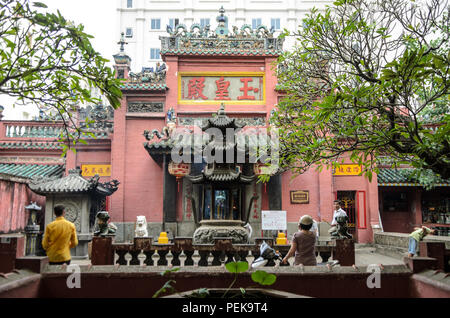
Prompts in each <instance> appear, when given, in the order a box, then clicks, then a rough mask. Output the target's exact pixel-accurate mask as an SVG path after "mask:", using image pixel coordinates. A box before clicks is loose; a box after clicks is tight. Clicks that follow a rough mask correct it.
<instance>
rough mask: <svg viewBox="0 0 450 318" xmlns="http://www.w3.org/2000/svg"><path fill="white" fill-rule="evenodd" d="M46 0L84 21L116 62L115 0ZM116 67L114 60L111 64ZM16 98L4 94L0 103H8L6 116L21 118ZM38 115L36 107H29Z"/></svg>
mask: <svg viewBox="0 0 450 318" xmlns="http://www.w3.org/2000/svg"><path fill="white" fill-rule="evenodd" d="M36 1H38V2H42V3H45V4H46V5H47V6H48V9H47V10H49V11H56V10H59V11H60V12H61V14H62V15H63V16H64V17H65V18H66V19H68V20H72V21H74V22H75V23H76V24H83V25H84V27H85V29H84V30H85V32H86V33H88V34H90V35H92V36H94V39H92V40H91V43H92V44H93V46H94V49H95V50H96V51H98V52H100V53H101V55H102V56H103V57H104V58H106V59H108V60H110V61H112V59H113V57H112V55H113V54H115V53H117V52H118V51H119V46H118V45H117V43H116V42H117V39H118V36H116V34H114V33H115V32H116V4H117V2H116V1H114V0H36ZM108 64H109V65H110V66H112V63H108ZM13 104H14V99H11V98H7V97H5V96H0V105H3V106H5V111H4V112H3V115H4V116H5V118H4V119H19V118H20V117H21V114H22V112H23V110H24V108H23V107H20V108H19V106H16V107H15V108H12V106H13ZM29 112H30V113H32V114H33V115H34V114H37V110H36V109H34V108H33V109H31V110H29ZM30 119H31V118H30Z"/></svg>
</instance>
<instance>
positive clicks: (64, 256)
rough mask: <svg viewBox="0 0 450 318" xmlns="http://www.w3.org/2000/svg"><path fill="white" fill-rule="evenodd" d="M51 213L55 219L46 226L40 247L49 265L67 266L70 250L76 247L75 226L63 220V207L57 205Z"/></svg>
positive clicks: (64, 211)
mask: <svg viewBox="0 0 450 318" xmlns="http://www.w3.org/2000/svg"><path fill="white" fill-rule="evenodd" d="M53 211H54V213H55V216H56V219H55V220H54V221H53V222H51V223H49V224H48V225H47V226H46V228H45V233H44V238H43V240H42V247H43V248H44V250H45V251H46V252H47V256H48V259H49V264H50V265H62V264H67V265H69V264H70V261H71V256H70V249H71V248H74V247H75V246H77V245H78V238H77V231H76V228H75V225H74V224H73V223H72V222H69V221H67V220H66V219H65V218H64V216H65V214H66V210H65V208H64V206H62V205H57V206H55V208H54V209H53Z"/></svg>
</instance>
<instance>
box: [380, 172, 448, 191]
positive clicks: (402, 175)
mask: <svg viewBox="0 0 450 318" xmlns="http://www.w3.org/2000/svg"><path fill="white" fill-rule="evenodd" d="M379 170H380V171H379V173H378V174H377V180H378V186H397V187H421V186H422V184H420V183H419V182H418V180H417V179H416V178H415V177H414V174H413V173H414V171H415V169H411V168H399V169H394V168H380V169H379ZM435 186H440V187H446V186H450V180H443V182H442V183H438V184H435Z"/></svg>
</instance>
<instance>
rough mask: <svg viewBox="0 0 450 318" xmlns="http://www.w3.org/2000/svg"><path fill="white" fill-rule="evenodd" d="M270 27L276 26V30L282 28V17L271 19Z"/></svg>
mask: <svg viewBox="0 0 450 318" xmlns="http://www.w3.org/2000/svg"><path fill="white" fill-rule="evenodd" d="M270 27H271V28H274V29H275V30H280V29H281V27H280V19H279V18H276V19H270Z"/></svg>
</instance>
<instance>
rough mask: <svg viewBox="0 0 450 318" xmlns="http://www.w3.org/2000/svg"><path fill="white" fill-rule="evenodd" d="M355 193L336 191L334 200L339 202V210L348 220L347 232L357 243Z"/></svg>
mask: <svg viewBox="0 0 450 318" xmlns="http://www.w3.org/2000/svg"><path fill="white" fill-rule="evenodd" d="M355 197H356V191H337V194H336V198H337V199H338V200H340V201H341V204H342V206H341V208H342V210H344V211H345V212H346V213H347V215H348V218H349V221H348V232H349V233H350V234H351V235H353V239H354V240H355V242H357V241H358V236H357V234H358V231H357V218H356V201H355Z"/></svg>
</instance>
